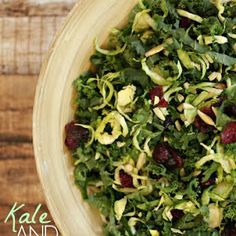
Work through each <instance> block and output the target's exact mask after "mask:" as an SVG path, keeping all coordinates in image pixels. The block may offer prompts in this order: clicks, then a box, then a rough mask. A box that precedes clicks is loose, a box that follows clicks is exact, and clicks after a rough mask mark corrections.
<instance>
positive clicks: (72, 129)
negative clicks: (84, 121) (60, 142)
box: [65, 121, 89, 150]
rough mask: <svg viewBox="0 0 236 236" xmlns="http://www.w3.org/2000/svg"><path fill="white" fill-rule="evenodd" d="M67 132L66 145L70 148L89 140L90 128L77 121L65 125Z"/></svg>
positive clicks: (72, 148)
mask: <svg viewBox="0 0 236 236" xmlns="http://www.w3.org/2000/svg"><path fill="white" fill-rule="evenodd" d="M65 132H66V138H65V145H66V146H67V148H68V149H70V150H74V149H76V148H77V147H79V146H80V145H81V143H84V142H86V141H87V140H88V136H89V132H88V130H87V129H85V128H83V127H81V126H78V125H76V122H75V121H71V122H70V123H68V124H67V125H66V126H65Z"/></svg>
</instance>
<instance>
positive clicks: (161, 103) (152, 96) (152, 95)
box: [149, 86, 168, 107]
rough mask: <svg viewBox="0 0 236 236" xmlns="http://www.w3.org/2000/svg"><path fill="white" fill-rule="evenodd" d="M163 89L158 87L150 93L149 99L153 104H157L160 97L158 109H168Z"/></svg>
mask: <svg viewBox="0 0 236 236" xmlns="http://www.w3.org/2000/svg"><path fill="white" fill-rule="evenodd" d="M163 96H164V93H163V87H162V86H156V87H154V88H153V89H151V90H150V92H149V97H150V99H151V101H152V104H154V102H155V97H158V98H159V99H160V101H159V103H158V104H157V106H158V107H168V102H167V101H166V100H165V99H164V98H163Z"/></svg>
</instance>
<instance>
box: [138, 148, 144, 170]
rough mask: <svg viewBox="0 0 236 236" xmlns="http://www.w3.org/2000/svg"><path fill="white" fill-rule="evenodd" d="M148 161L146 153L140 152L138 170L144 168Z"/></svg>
mask: <svg viewBox="0 0 236 236" xmlns="http://www.w3.org/2000/svg"><path fill="white" fill-rule="evenodd" d="M145 163H146V154H145V153H144V152H142V153H140V155H139V157H138V161H137V164H136V168H137V169H138V170H141V169H142V168H143V166H144V165H145Z"/></svg>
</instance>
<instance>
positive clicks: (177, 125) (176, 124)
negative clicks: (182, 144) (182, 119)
mask: <svg viewBox="0 0 236 236" xmlns="http://www.w3.org/2000/svg"><path fill="white" fill-rule="evenodd" d="M175 127H176V129H177V130H178V131H180V130H181V125H180V123H179V121H178V120H176V121H175Z"/></svg>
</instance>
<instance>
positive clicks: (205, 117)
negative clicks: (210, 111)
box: [197, 110, 216, 126]
mask: <svg viewBox="0 0 236 236" xmlns="http://www.w3.org/2000/svg"><path fill="white" fill-rule="evenodd" d="M197 114H198V115H199V117H200V118H201V119H202V120H203V121H204V122H205V123H206V124H208V125H211V126H216V124H215V122H214V121H213V120H212V118H211V117H210V116H208V115H206V114H205V113H203V112H202V111H200V110H198V111H197Z"/></svg>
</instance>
